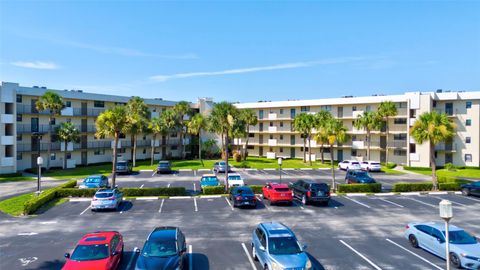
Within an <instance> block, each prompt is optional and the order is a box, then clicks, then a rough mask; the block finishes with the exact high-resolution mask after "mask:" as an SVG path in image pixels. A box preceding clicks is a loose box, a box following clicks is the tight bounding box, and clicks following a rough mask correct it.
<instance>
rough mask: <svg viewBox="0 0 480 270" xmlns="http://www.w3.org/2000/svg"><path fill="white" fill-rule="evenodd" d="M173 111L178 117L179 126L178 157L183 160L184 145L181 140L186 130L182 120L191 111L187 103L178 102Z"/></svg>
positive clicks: (184, 121) (185, 123) (185, 122)
mask: <svg viewBox="0 0 480 270" xmlns="http://www.w3.org/2000/svg"><path fill="white" fill-rule="evenodd" d="M173 110H174V111H175V113H176V114H177V116H178V124H179V135H180V142H179V143H180V156H181V157H182V158H185V145H184V143H183V138H184V137H185V132H186V129H187V121H186V120H185V119H184V118H185V116H186V115H189V114H191V112H192V109H191V108H190V103H188V102H187V101H180V102H178V103H177V104H175V106H174V107H173Z"/></svg>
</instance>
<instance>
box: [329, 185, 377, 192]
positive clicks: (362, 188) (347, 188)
mask: <svg viewBox="0 0 480 270" xmlns="http://www.w3.org/2000/svg"><path fill="white" fill-rule="evenodd" d="M381 191H382V184H380V183H374V184H339V185H337V192H340V193H379V192H381Z"/></svg>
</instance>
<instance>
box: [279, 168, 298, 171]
mask: <svg viewBox="0 0 480 270" xmlns="http://www.w3.org/2000/svg"><path fill="white" fill-rule="evenodd" d="M294 170H295V168H283V169H282V171H294Z"/></svg>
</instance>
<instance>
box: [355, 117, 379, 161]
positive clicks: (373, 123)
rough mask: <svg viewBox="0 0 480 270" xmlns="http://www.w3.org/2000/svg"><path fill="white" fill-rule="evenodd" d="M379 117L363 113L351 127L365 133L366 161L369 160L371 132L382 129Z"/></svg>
mask: <svg viewBox="0 0 480 270" xmlns="http://www.w3.org/2000/svg"><path fill="white" fill-rule="evenodd" d="M382 125H383V123H382V119H381V117H380V116H379V115H378V114H377V113H374V112H363V114H362V115H359V116H358V117H357V119H355V121H354V122H353V126H354V127H356V128H358V129H364V130H365V131H366V132H367V159H368V160H370V144H371V137H372V136H371V132H372V131H373V130H380V129H381V128H382Z"/></svg>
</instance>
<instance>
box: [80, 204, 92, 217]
mask: <svg viewBox="0 0 480 270" xmlns="http://www.w3.org/2000/svg"><path fill="white" fill-rule="evenodd" d="M88 209H90V205H89V206H88V207H87V208H85V210H83V211H82V212H81V213H80V216H81V215H83V214H85V212H87V210H88Z"/></svg>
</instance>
